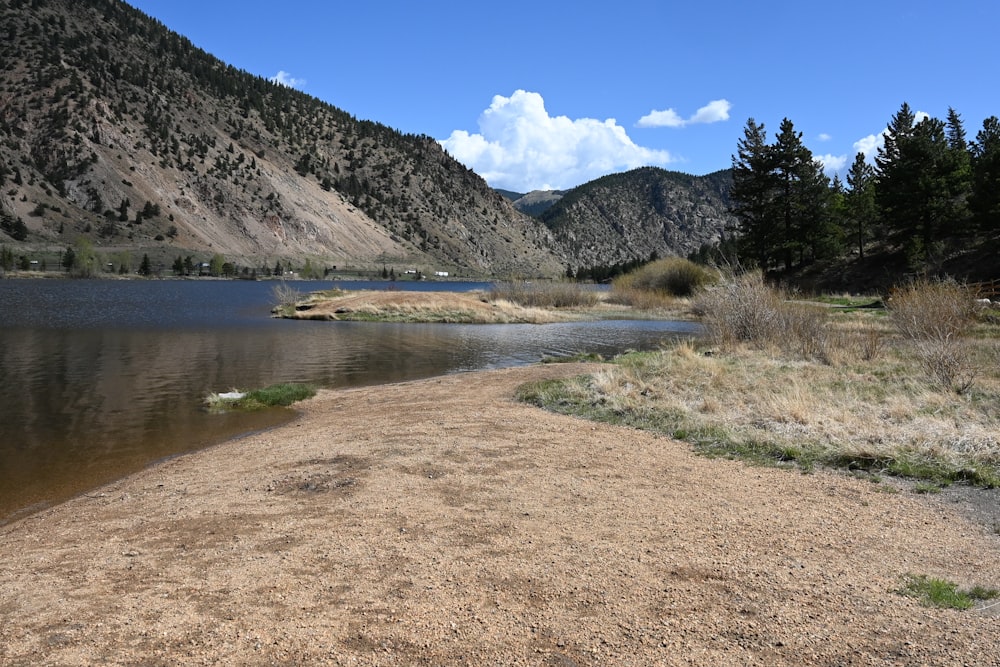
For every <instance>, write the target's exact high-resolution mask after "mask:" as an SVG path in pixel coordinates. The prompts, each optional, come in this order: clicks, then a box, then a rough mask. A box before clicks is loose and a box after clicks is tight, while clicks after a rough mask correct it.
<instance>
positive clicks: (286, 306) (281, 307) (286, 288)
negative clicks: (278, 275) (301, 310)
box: [271, 280, 302, 315]
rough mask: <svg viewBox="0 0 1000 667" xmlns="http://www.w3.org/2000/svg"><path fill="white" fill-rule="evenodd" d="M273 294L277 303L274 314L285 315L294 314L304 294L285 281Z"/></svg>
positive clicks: (277, 286) (272, 291) (276, 286)
mask: <svg viewBox="0 0 1000 667" xmlns="http://www.w3.org/2000/svg"><path fill="white" fill-rule="evenodd" d="M271 294H272V295H273V296H274V301H275V307H274V312H276V313H279V314H283V315H284V314H288V313H291V312H294V311H295V305H296V304H297V303H298V302H299V301H301V300H302V294H301V293H300V292H299V291H298V290H297V289H295V288H294V287H292V286H291V285H289V284H287V283H286V282H285V281H284V280H282V281H281V282H280V283H278V284H277V285H275V286H274V288H273V289H272V290H271Z"/></svg>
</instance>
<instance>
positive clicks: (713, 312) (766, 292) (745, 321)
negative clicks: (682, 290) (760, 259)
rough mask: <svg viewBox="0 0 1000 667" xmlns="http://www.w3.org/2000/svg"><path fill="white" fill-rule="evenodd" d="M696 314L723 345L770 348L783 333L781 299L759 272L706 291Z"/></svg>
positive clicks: (695, 304) (699, 302) (696, 302)
mask: <svg viewBox="0 0 1000 667" xmlns="http://www.w3.org/2000/svg"><path fill="white" fill-rule="evenodd" d="M694 311H695V313H696V314H698V315H699V316H700V317H701V319H702V321H703V322H704V324H705V328H706V329H707V331H708V334H709V336H710V337H711V338H712V339H713V340H715V342H717V343H719V344H721V345H727V346H728V345H733V344H736V343H741V342H745V343H754V344H761V345H764V344H769V343H770V342H772V341H773V340H775V338H776V336H777V335H778V333H779V332H780V331H781V298H780V297H779V296H778V293H777V291H776V290H774V289H772V288H771V287H769V286H768V285H767V284H766V283H765V282H764V276H763V275H762V274H760V273H756V272H755V273H745V274H743V275H741V276H737V277H735V278H733V279H732V280H730V281H728V282H726V283H724V284H722V285H720V286H718V287H715V288H712V289H707V290H705V291H703V292H702V293H701V294H700V295H699V296H698V297H697V298H696V300H695V303H694Z"/></svg>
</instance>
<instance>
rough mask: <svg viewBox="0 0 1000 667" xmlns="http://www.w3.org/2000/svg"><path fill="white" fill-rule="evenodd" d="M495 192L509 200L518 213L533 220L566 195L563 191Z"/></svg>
mask: <svg viewBox="0 0 1000 667" xmlns="http://www.w3.org/2000/svg"><path fill="white" fill-rule="evenodd" d="M497 192H499V193H500V194H502V195H503V196H504V197H506V198H507V199H509V200H510V202H511V203H512V204H513V205H514V208H516V209H517V210H518V211H520V212H521V213H526V214H527V215H530V216H531V217H533V218H537V217H539V216H540V215H542V214H543V213H545V211H547V210H549V209H550V208H552V205H553V204H555V203H556V202H557V201H559V200H560V199H562V198H563V196H564V195H565V194H566V192H565V191H564V190H532V191H531V192H529V193H527V194H522V193H520V192H511V191H510V190H497Z"/></svg>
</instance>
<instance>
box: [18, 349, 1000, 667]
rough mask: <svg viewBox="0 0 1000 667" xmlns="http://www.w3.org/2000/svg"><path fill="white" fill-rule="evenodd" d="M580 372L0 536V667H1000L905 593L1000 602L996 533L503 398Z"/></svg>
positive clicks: (983, 644) (259, 439)
mask: <svg viewBox="0 0 1000 667" xmlns="http://www.w3.org/2000/svg"><path fill="white" fill-rule="evenodd" d="M587 368H588V367H587V366H584V365H576V364H573V365H568V364H567V365H552V366H536V367H529V368H520V369H512V370H503V371H488V372H480V373H471V374H459V375H450V376H446V377H442V378H436V379H432V380H426V381H420V382H412V383H406V384H399V385H391V386H384V387H374V388H363V389H352V390H343V391H323V392H321V393H320V394H319V395H318V396H317V397H316V398H314V399H311V400H310V401H308V402H306V403H304V404H303V415H302V417H301V418H299V419H298V420H296V421H294V422H292V423H291V424H289V425H286V426H283V427H281V428H278V429H275V430H272V431H268V432H265V433H260V434H257V435H253V436H250V437H247V438H244V439H241V440H237V441H233V442H229V443H226V444H224V445H221V446H218V447H214V448H212V449H209V450H206V451H202V452H199V453H196V454H192V455H189V456H184V457H181V458H177V459H174V460H171V461H167V462H165V463H163V464H161V465H158V466H156V467H155V468H151V469H149V470H146V471H144V472H142V473H140V474H138V475H135V476H132V477H130V478H128V479H125V480H122V481H120V482H117V483H115V484H113V485H110V486H108V487H105V488H102V489H99V490H96V491H94V492H92V493H89V494H87V495H85V496H82V497H80V498H77V499H75V500H72V501H70V502H67V503H65V504H63V505H60V506H58V507H54V508H51V509H49V510H46V511H44V512H41V513H39V514H36V515H33V516H30V517H28V518H25V519H23V520H21V521H18V522H16V523H12V524H10V525H7V526H4V527H2V528H0V664H3V665H93V664H107V665H136V664H142V665H177V664H185V665H187V664H227V665H235V664H243V665H272V664H273V665H302V664H330V665H486V664H491V665H554V666H561V667H569V666H573V665H1000V633H998V630H1000V618H998V617H997V616H996V615H994V614H993V613H992V612H993V611H995V609H996V608H994V609H992V610H986V611H982V610H981V611H965V612H960V611H950V610H936V609H929V608H925V607H922V606H920V605H919V604H918V603H917V602H916V601H915V600H913V599H910V598H907V597H903V596H901V595H899V594H897V593H895V592H894V590H895V589H897V588H898V587H899V586H900V584H901V577H902V576H903V575H904V574H906V573H913V574H926V575H931V576H938V577H944V578H947V579H949V580H952V581H955V582H957V583H959V584H961V585H963V586H971V585H976V584H980V585H983V586H987V587H1000V559H998V558H997V556H998V555H1000V535H998V534H997V530H996V528H995V527H994V526H991V525H987V523H986V522H978V521H974V520H971V519H970V518H969V516H967V513H966V511H965V509H967V508H965V509H963V508H964V507H965V506H964V505H962V504H961V503H957V502H949V501H947V500H945V499H942V498H928V497H924V496H916V495H914V494H912V493H907V492H901V493H895V494H892V493H886V492H884V490H882V489H884V486H882V485H877V484H873V483H871V482H868V481H863V480H859V479H854V478H851V477H849V476H846V475H841V474H835V473H814V474H808V475H805V474H801V473H797V472H789V471H785V470H777V469H770V468H758V467H750V466H747V465H745V464H743V463H739V462H731V461H719V460H709V459H705V458H700V457H697V456H694V455H693V454H691V453H690V451H689V449H688V447H687V446H686V445H684V444H683V443H677V442H674V441H671V440H669V439H666V438H662V437H656V436H653V435H649V434H645V433H641V432H638V431H633V430H629V429H623V428H618V427H613V426H607V425H601V424H592V423H589V422H585V421H581V420H575V419H572V418H568V417H563V416H558V415H552V414H548V413H545V412H543V411H541V410H538V409H536V408H532V407H530V406H526V405H521V404H518V403H516V402H515V401H514V400H513V399H512V396H513V392H514V389H515V388H516V387H517V386H518V385H519V384H520V383H522V382H526V381H529V380H533V379H537V378H542V377H555V376H562V375H567V374H575V373H580V372H583V371H585V370H587ZM978 493H987V492H978ZM993 497H995V496H993Z"/></svg>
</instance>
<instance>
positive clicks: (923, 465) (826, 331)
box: [521, 278, 1000, 487]
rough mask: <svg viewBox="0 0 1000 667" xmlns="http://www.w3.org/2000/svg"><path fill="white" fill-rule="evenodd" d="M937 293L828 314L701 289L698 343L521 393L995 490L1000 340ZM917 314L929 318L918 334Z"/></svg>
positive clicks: (606, 416) (557, 405)
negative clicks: (886, 307)
mask: <svg viewBox="0 0 1000 667" xmlns="http://www.w3.org/2000/svg"><path fill="white" fill-rule="evenodd" d="M932 288H933V289H936V287H933V286H927V285H924V286H920V287H918V288H917V290H916V292H913V293H907V292H906V291H905V290H900V291H899V292H897V293H896V294H895V299H896V309H895V310H890V311H889V313H888V315H886V314H885V313H882V314H875V313H870V312H856V313H851V314H841V315H838V316H837V317H836V318H831V317H830V313H829V308H823V307H817V306H810V305H802V304H794V303H789V302H788V301H787V299H785V298H784V297H785V296H786V295H782V294H780V293H777V292H775V291H773V290H771V289H770V288H768V287H767V286H766V285H764V284H763V282H762V281H757V282H754V281H753V279H752V278H751V279H748V281H747V282H743V283H739V282H737V283H735V284H731V285H729V286H727V287H725V288H720V289H717V290H715V291H714V292H712V293H708V294H704V295H702V297H701V300H700V302H699V304H698V305H697V308H698V309H699V310H700V312H701V314H702V318H703V321H704V322H705V323H706V326H707V327H708V332H709V333H708V336H707V337H706V339H704V340H702V341H700V342H699V343H698V344H693V343H691V342H685V343H680V344H678V345H675V346H673V347H671V348H669V349H665V350H662V351H658V352H651V353H636V354H629V355H625V356H623V357H620V358H618V359H616V360H615V361H614V362H613V363H611V364H608V366H607V367H606V368H604V369H603V370H601V371H599V372H598V373H595V374H593V375H590V376H586V377H579V378H575V379H572V380H567V381H560V382H549V383H541V384H537V385H532V386H527V387H524V388H522V390H521V398H522V399H523V400H526V401H530V402H532V403H535V404H537V405H539V406H542V407H545V408H547V409H550V410H554V411H558V412H563V413H567V414H573V415H578V416H581V417H586V418H589V419H596V420H601V421H606V422H611V423H616V424H622V425H627V426H632V427H635V428H641V429H648V430H653V431H656V432H659V433H663V434H665V435H668V436H670V437H674V438H677V439H680V440H684V441H686V442H689V443H690V444H691V445H692V446H693V447H694V448H695V449H696V450H697V451H698V452H700V453H703V454H705V455H708V456H725V457H731V458H739V459H744V460H749V461H753V462H756V463H765V464H773V465H787V466H793V467H797V468H800V469H803V470H811V469H813V468H816V467H818V466H829V467H835V468H843V469H849V470H856V471H864V472H865V473H867V474H871V475H898V476H904V477H908V478H915V479H919V480H926V481H927V482H930V483H932V484H936V485H946V484H950V483H952V482H956V481H964V482H969V483H972V484H976V485H981V486H988V487H993V486H1000V441H998V438H1000V423H998V421H1000V420H998V417H1000V370H998V368H1000V341H998V340H997V338H996V337H995V336H989V335H973V334H972V333H970V332H973V331H976V332H978V331H981V329H976V328H975V326H976V323H975V319H974V313H973V311H972V310H966V309H965V295H961V294H960V292H958V291H955V289H953V288H951V287H948V288H947V290H945V291H941V292H940V293H937V292H935V293H933V294H929V293H928V290H931V289H932ZM956 295H958V296H956ZM907 300H909V301H907ZM904 302H905V303H904ZM935 304H936V305H935ZM949 304H950V305H949ZM926 318H930V319H931V320H932V321H936V322H937V326H929V327H927V328H925V329H923V330H921V326H922V325H921V324H920V321H921V320H923V319H926ZM915 330H916V331H915Z"/></svg>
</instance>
